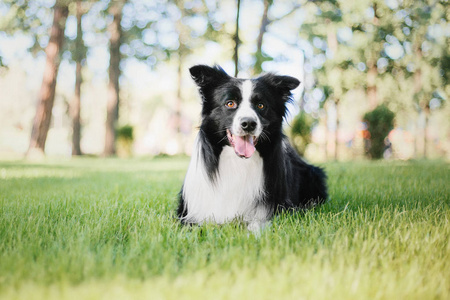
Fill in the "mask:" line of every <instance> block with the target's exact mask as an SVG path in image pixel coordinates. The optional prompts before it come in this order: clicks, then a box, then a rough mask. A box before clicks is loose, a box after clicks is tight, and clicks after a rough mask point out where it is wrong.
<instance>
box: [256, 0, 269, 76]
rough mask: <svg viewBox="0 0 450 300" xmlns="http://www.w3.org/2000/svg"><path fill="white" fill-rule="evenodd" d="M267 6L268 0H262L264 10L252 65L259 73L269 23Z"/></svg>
mask: <svg viewBox="0 0 450 300" xmlns="http://www.w3.org/2000/svg"><path fill="white" fill-rule="evenodd" d="M269 7H270V3H269V0H264V12H263V15H262V18H261V25H260V27H259V34H258V39H257V40H256V53H255V58H256V62H255V66H254V67H253V71H254V72H255V74H259V73H261V72H262V63H263V62H264V57H263V53H262V45H263V38H264V34H265V33H266V31H267V25H269V18H268V12H269Z"/></svg>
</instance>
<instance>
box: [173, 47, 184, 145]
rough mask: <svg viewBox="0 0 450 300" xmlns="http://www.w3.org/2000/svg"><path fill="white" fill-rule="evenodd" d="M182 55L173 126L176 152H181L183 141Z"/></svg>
mask: <svg viewBox="0 0 450 300" xmlns="http://www.w3.org/2000/svg"><path fill="white" fill-rule="evenodd" d="M183 60H184V58H183V55H182V53H179V55H178V70H177V73H178V74H177V100H176V101H177V102H176V104H175V127H176V139H177V144H178V152H179V153H183V152H184V151H183V141H182V138H181V107H182V103H183V98H182V96H181V84H182V81H183Z"/></svg>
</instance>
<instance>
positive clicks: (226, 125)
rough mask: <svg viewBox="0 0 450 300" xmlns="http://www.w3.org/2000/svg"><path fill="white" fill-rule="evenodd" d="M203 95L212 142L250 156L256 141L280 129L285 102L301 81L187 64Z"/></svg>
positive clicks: (268, 139) (206, 129) (204, 125)
mask: <svg viewBox="0 0 450 300" xmlns="http://www.w3.org/2000/svg"><path fill="white" fill-rule="evenodd" d="M189 71H190V73H191V75H192V78H193V79H194V81H195V83H196V84H197V85H198V86H199V90H200V95H201V97H202V104H203V109H202V125H201V130H202V131H204V132H205V133H206V135H207V137H208V138H209V139H210V140H211V142H212V143H215V144H220V145H222V146H225V145H230V146H232V147H233V148H234V150H235V152H236V154H237V155H238V156H240V157H243V158H249V157H251V156H252V155H253V153H254V152H255V150H256V149H257V147H256V145H257V144H259V145H261V144H264V143H270V142H271V137H272V136H273V135H275V134H278V135H279V134H280V133H281V126H282V121H283V117H284V116H285V113H286V105H285V104H286V102H287V101H289V100H290V99H291V90H293V89H295V88H296V87H297V86H298V85H299V84H300V81H298V80H297V79H295V78H293V77H289V76H278V75H274V74H271V73H269V74H266V75H263V76H261V77H258V78H256V79H237V78H234V77H231V76H229V75H228V74H227V73H225V71H224V70H223V69H222V68H220V67H219V66H214V67H209V66H205V65H197V66H194V67H192V68H190V70H189Z"/></svg>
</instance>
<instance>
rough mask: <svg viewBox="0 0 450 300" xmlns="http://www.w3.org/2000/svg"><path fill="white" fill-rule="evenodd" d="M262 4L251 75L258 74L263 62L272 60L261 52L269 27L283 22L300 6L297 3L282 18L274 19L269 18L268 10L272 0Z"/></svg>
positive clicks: (272, 2)
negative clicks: (262, 8)
mask: <svg viewBox="0 0 450 300" xmlns="http://www.w3.org/2000/svg"><path fill="white" fill-rule="evenodd" d="M263 3H264V10H263V14H262V16H261V23H260V26H259V33H258V38H257V39H256V52H255V53H254V57H255V64H254V65H253V73H254V74H260V73H261V72H262V71H263V70H262V64H263V63H264V62H265V61H270V60H272V59H273V58H272V57H270V56H269V55H268V54H267V53H264V52H263V49H262V48H263V42H264V35H265V34H266V32H267V30H268V28H269V26H270V25H271V24H272V23H274V22H277V21H280V20H283V19H285V18H287V17H288V16H290V15H292V14H293V13H294V12H296V11H297V10H298V9H299V8H300V7H301V4H299V3H293V4H292V6H291V7H290V9H289V10H288V11H287V12H286V13H285V14H283V15H282V16H278V17H276V18H269V10H270V8H271V7H272V6H273V4H274V1H273V0H263Z"/></svg>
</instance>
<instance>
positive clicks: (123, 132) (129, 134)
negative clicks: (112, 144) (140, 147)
mask: <svg viewBox="0 0 450 300" xmlns="http://www.w3.org/2000/svg"><path fill="white" fill-rule="evenodd" d="M117 138H118V139H123V140H127V141H133V139H134V135H133V126H131V125H123V126H121V127H119V128H117Z"/></svg>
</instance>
